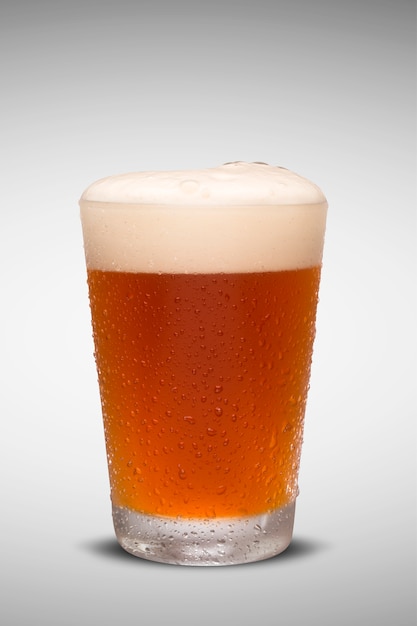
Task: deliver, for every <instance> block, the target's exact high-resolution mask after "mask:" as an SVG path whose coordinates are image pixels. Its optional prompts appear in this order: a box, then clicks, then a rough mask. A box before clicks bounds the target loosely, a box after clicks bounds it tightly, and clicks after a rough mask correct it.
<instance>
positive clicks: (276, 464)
mask: <svg viewBox="0 0 417 626" xmlns="http://www.w3.org/2000/svg"><path fill="white" fill-rule="evenodd" d="M80 207H81V219H82V227H83V237H84V248H85V255H86V265H87V275H88V287H89V297H90V305H91V315H92V327H93V337H94V344H95V359H96V364H97V371H98V380H99V388H100V397H101V405H102V414H103V420H104V430H105V440H106V449H107V458H108V470H109V477H110V489H111V502H112V514H113V521H114V527H115V532H116V536H117V539H118V541H119V543H120V545H121V546H122V547H123V548H124V549H125V550H127V551H128V552H130V553H131V554H133V555H136V556H139V557H143V558H145V559H150V560H154V561H160V562H165V563H172V564H182V565H231V564H237V563H245V562H250V561H258V560H262V559H266V558H269V557H271V556H274V555H276V554H278V553H280V552H282V551H283V550H285V548H286V547H287V546H288V545H289V543H290V541H291V537H292V529H293V522H294V511H295V501H296V497H297V494H298V486H297V480H298V471H299V464H300V453H301V444H302V437H303V421H304V413H305V407H306V399H307V391H308V386H309V376H310V366H311V358H312V349H313V340H314V334H315V316H316V306H317V298H318V289H319V280H320V269H321V261H322V249H323V240H324V231H325V221H326V210H327V203H326V199H325V197H324V196H323V194H322V192H321V191H320V189H319V188H318V187H316V186H315V185H314V184H313V183H311V182H309V181H307V180H306V179H304V178H302V177H300V176H298V175H296V174H294V173H292V172H290V171H288V170H286V169H284V168H281V167H273V166H269V165H267V164H263V163H243V162H236V163H227V164H225V165H222V166H220V167H216V168H211V169H206V170H196V171H192V170H191V171H177V172H139V173H130V174H124V175H118V176H111V177H109V178H105V179H103V180H100V181H98V182H96V183H94V184H92V185H91V186H90V187H89V188H88V189H87V190H86V191H85V192H84V194H83V195H82V197H81V200H80Z"/></svg>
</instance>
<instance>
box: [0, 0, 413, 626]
mask: <svg viewBox="0 0 417 626" xmlns="http://www.w3.org/2000/svg"><path fill="white" fill-rule="evenodd" d="M0 46H1V55H0V63H1V66H2V73H1V76H2V78H1V86H2V95H1V148H0V150H1V159H2V161H1V178H2V185H1V196H2V204H1V229H0V237H1V243H0V263H1V273H2V278H1V280H2V295H3V301H4V306H3V308H2V313H1V315H2V318H3V323H2V325H1V333H2V337H1V346H2V357H3V358H2V364H1V376H2V381H3V384H2V386H1V390H0V394H1V410H2V416H1V434H0V471H1V488H2V499H1V501H2V510H1V516H0V523H1V528H0V559H1V570H0V571H1V574H0V576H1V586H0V588H1V595H2V599H1V602H0V621H1V623H2V624H5V625H6V626H14V625H19V626H20V625H25V624H28V625H29V624H30V625H32V624H33V625H38V624H39V625H42V626H49V625H51V626H52V625H54V626H56V625H59V626H60V625H73V624H74V625H75V624H79V625H84V624H97V626H99V625H103V626H104V625H110V624H115V623H117V624H123V623H141V624H156V625H159V624H169V623H176V624H177V623H178V624H196V623H198V624H201V625H206V624H213V623H217V624H220V625H221V624H227V623H233V624H242V625H245V626H246V625H252V624H268V625H269V624H271V625H275V624H284V625H285V626H290V625H297V626H298V625H300V626H301V625H304V624H306V623H314V624H321V625H322V626H327V625H329V626H334V625H337V626H339V625H340V626H345V625H346V626H348V625H349V626H350V625H351V624H356V625H366V626H368V625H372V626H373V625H375V626H376V625H377V624H378V625H379V626H385V625H386V626H391V625H393V624H395V625H396V626H409V625H411V624H414V623H415V563H416V545H415V539H416V534H415V493H416V491H415V488H416V485H415V422H414V421H415V409H416V403H415V389H414V388H415V383H416V376H415V374H416V368H415V331H414V326H415V315H416V307H415V287H414V282H415V278H416V276H415V267H416V265H415V264H416V258H415V252H414V249H415V244H416V241H415V186H414V181H415V106H416V102H415V8H414V2H412V1H411V0H410V1H408V0H392V1H391V2H388V1H377V0H362V1H359V0H349V1H346V2H344V1H339V0H334V1H331V0H321V1H320V0H319V1H317V2H315V1H314V0H312V1H310V2H309V1H308V0H292V1H291V0H284V1H280V0H276V1H275V2H273V1H272V0H271V1H268V0H258V1H257V2H252V3H249V2H248V1H247V0H246V1H245V2H238V1H237V2H227V1H225V2H223V3H221V2H217V1H216V2H214V1H213V0H211V2H205V3H201V2H198V1H195V2H186V1H185V0H181V1H180V2H176V1H175V0H173V1H172V2H169V1H168V0H165V1H163V2H161V1H159V0H152V1H148V0H142V1H141V2H139V1H137V2H133V1H130V2H129V1H127V0H119V1H118V2H112V1H105V0H103V1H102V2H99V1H98V0H96V1H95V2H89V1H88V0H85V1H84V2H81V1H73V2H60V1H59V0H56V1H54V2H52V1H44V2H41V1H36V0H33V1H32V2H29V0H26V2H22V1H21V0H3V1H2V3H1V8H0ZM231 160H248V161H253V160H261V161H268V162H270V163H273V164H280V165H284V166H286V167H288V168H290V169H293V170H295V171H297V172H299V173H300V174H302V175H304V176H306V177H308V178H310V179H312V180H313V181H315V182H316V183H317V184H319V185H320V186H321V187H322V188H323V190H324V192H325V193H326V195H327V197H328V200H329V204H330V211H329V219H328V231H327V241H326V250H325V258H324V269H323V278H322V290H321V300H320V308H319V317H318V329H317V340H316V346H315V348H316V350H315V357H314V364H313V375H312V381H311V393H310V399H309V400H310V401H309V406H308V412H307V423H306V431H305V443H304V449H303V459H302V470H301V476H300V488H301V494H300V497H299V499H298V508H297V515H296V525H295V533H294V541H293V544H292V545H291V547H290V548H289V549H288V550H287V552H286V553H284V554H283V555H281V556H279V557H278V558H275V559H271V560H269V561H265V562H263V563H257V564H253V565H245V566H236V567H228V568H179V567H174V566H164V565H158V564H153V563H150V562H145V561H141V560H139V559H135V558H134V557H130V556H129V555H127V554H125V553H124V552H122V551H121V550H120V549H119V548H118V547H117V545H116V543H115V540H114V536H113V529H112V524H111V517H110V505H109V495H108V492H109V489H108V481H107V470H106V460H105V453H104V440H103V434H102V427H101V416H100V408H99V398H98V390H97V384H96V374H95V369H94V362H93V357H92V352H93V348H92V340H91V331H90V321H89V309H88V302H87V291H86V285H85V269H84V259H83V250H82V239H81V228H80V224H79V217H78V206H77V201H78V198H79V196H80V194H81V192H82V191H83V189H84V188H85V187H86V186H87V185H88V184H89V183H91V182H92V181H94V180H95V179H97V178H101V177H103V176H106V175H109V174H114V173H120V172H124V171H131V170H141V169H153V168H156V169H164V168H166V169H177V168H189V167H206V166H213V165H217V164H219V163H223V162H225V161H231ZM410 332H411V338H410ZM22 381H23V386H22Z"/></svg>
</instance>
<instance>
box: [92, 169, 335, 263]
mask: <svg viewBox="0 0 417 626" xmlns="http://www.w3.org/2000/svg"><path fill="white" fill-rule="evenodd" d="M80 207H81V219H82V224H83V234H84V246H85V253H86V260H87V267H88V268H89V269H101V270H111V271H128V272H155V273H157V272H161V273H220V272H226V273H234V272H263V271H276V270H286V269H297V268H302V267H312V266H316V265H319V264H320V263H321V258H322V250H323V239H324V229H325V221H326V210H327V202H326V199H325V197H324V195H323V193H322V192H321V191H320V189H319V188H318V187H317V186H316V185H314V184H313V183H311V182H310V181H308V180H306V179H305V178H303V177H301V176H299V175H297V174H294V173H293V172H290V171H289V170H287V169H285V168H281V167H273V166H270V165H267V164H263V163H242V162H237V163H227V164H225V165H222V166H220V167H216V168H211V169H204V170H187V171H174V172H134V173H129V174H122V175H118V176H110V177H108V178H104V179H102V180H99V181H97V182H95V183H93V184H92V185H91V186H90V187H88V188H87V189H86V191H85V192H84V193H83V195H82V197H81V200H80Z"/></svg>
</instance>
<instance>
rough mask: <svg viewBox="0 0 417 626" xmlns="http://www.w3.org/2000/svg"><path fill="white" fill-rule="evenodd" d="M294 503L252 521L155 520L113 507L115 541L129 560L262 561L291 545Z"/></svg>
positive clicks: (181, 562) (190, 562) (175, 562)
mask: <svg viewBox="0 0 417 626" xmlns="http://www.w3.org/2000/svg"><path fill="white" fill-rule="evenodd" d="M294 514H295V502H292V503H291V504H289V505H287V506H285V507H283V508H281V509H276V510H275V511H270V512H268V513H263V514H261V515H256V516H253V517H231V518H220V519H185V518H180V517H179V518H171V517H155V516H151V515H145V514H143V513H137V512H136V511H131V510H130V509H127V508H121V507H116V506H113V522H114V528H115V531H116V537H117V540H118V542H119V543H120V545H121V546H122V548H124V549H125V550H126V551H127V552H129V553H130V554H133V555H134V556H138V557H141V558H143V559H148V560H150V561H158V562H159V563H171V564H173V565H201V566H204V565H237V564H239V563H250V562H252V561H262V560H264V559H268V558H270V557H272V556H275V555H277V554H279V553H280V552H283V551H284V550H285V549H286V548H287V547H288V545H289V544H290V541H291V538H292V531H293V525H294Z"/></svg>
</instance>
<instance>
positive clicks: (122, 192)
mask: <svg viewBox="0 0 417 626" xmlns="http://www.w3.org/2000/svg"><path fill="white" fill-rule="evenodd" d="M325 200H326V199H325V197H324V195H323V193H322V191H321V190H320V189H319V188H318V187H317V186H316V185H314V184H313V183H312V182H310V181H309V180H307V179H305V178H303V177H301V176H299V175H298V174H294V172H291V171H290V170H287V169H285V168H283V167H274V166H271V165H267V164H266V163H243V162H241V161H237V162H235V163H225V164H224V165H221V166H219V167H213V168H210V169H203V170H185V171H173V172H131V173H128V174H119V175H117V176H109V177H108V178H103V179H101V180H98V181H97V182H95V183H93V184H92V185H90V187H88V188H87V189H86V190H85V192H84V193H83V195H82V197H81V201H94V202H114V203H127V204H171V205H182V206H184V205H187V206H190V205H193V206H195V205H201V206H208V205H218V204H219V203H224V204H227V205H256V206H258V205H263V204H268V205H282V204H285V205H290V204H320V203H321V202H325Z"/></svg>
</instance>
